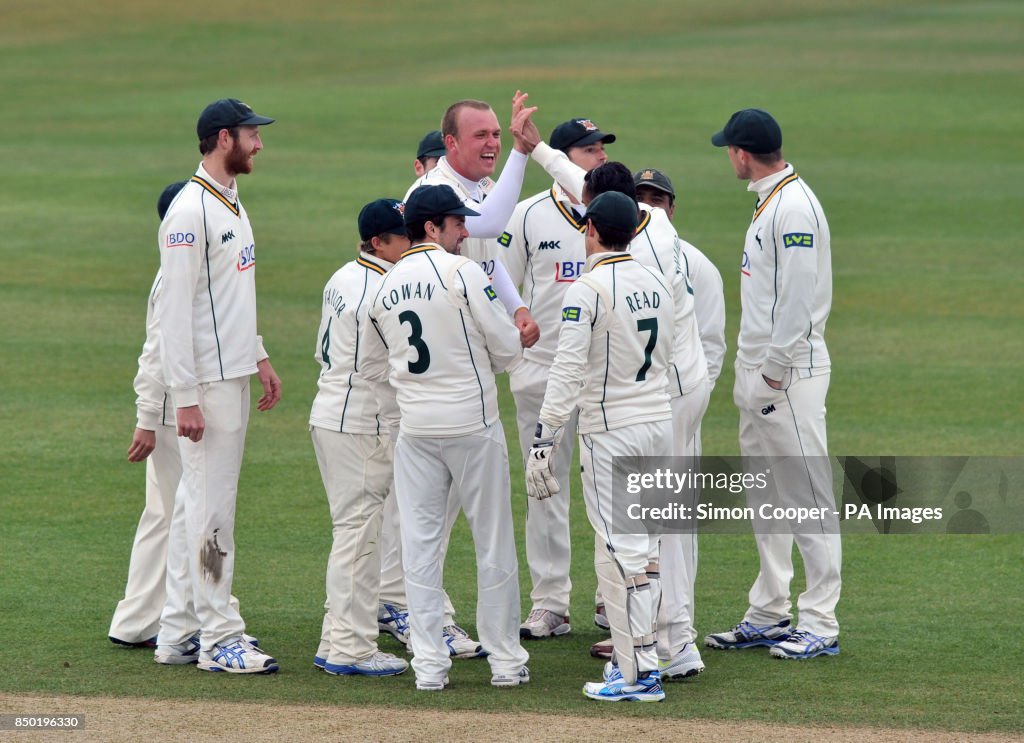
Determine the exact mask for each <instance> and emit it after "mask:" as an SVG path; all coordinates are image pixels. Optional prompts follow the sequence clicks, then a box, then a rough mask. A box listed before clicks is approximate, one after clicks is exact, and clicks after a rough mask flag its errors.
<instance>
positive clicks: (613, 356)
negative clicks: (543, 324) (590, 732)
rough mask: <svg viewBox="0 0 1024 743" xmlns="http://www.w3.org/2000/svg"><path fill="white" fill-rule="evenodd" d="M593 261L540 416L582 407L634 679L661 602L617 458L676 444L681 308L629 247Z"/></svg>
mask: <svg viewBox="0 0 1024 743" xmlns="http://www.w3.org/2000/svg"><path fill="white" fill-rule="evenodd" d="M587 268H588V271H589V272H588V273H587V274H585V276H584V277H583V278H581V279H580V280H578V281H577V282H576V283H574V284H573V285H572V286H571V287H569V289H568V291H566V294H565V306H564V307H563V309H562V318H563V319H562V328H561V330H560V332H559V336H558V352H557V355H556V357H555V362H554V364H553V365H552V367H551V375H550V378H549V380H548V384H547V390H546V391H545V394H544V404H543V406H542V408H541V413H540V421H541V422H542V423H543V424H545V425H546V426H548V427H550V428H560V427H562V426H564V425H565V424H566V422H567V421H568V420H569V417H570V414H571V412H572V409H573V407H574V406H575V405H577V404H578V406H579V436H580V452H581V454H580V460H581V465H582V466H581V469H582V470H583V496H584V501H585V502H586V506H587V516H588V517H589V519H590V523H591V525H592V526H593V527H594V531H595V533H596V535H597V536H596V540H595V559H594V567H595V570H596V571H597V576H598V585H599V588H600V589H601V594H602V596H603V597H604V600H605V610H606V613H607V615H608V621H609V623H610V624H611V628H612V639H613V642H614V644H615V654H616V657H617V659H618V662H619V667H620V670H621V671H622V674H623V677H624V678H625V679H626V681H627V683H632V682H633V681H635V678H636V675H637V674H638V673H643V672H646V671H651V670H654V669H656V668H657V662H658V658H657V652H656V647H655V641H654V635H653V632H654V620H655V617H654V612H655V606H656V601H655V598H654V595H653V592H652V590H651V586H650V585H649V584H646V583H644V584H643V586H641V587H639V588H638V585H637V584H635V583H633V582H632V581H633V580H634V579H635V578H637V577H640V576H644V575H645V573H646V569H647V565H648V561H649V555H650V553H651V549H652V545H656V543H657V540H656V539H655V538H653V537H651V536H649V535H648V534H646V533H641V534H622V533H617V531H616V530H615V529H613V528H612V526H611V524H612V518H613V517H612V513H613V510H614V509H613V507H612V498H613V495H612V460H613V457H616V456H629V455H634V456H642V455H648V456H667V455H669V454H671V453H672V424H671V420H672V408H671V405H670V403H669V394H668V384H667V377H668V373H669V367H670V364H671V361H672V358H673V355H674V348H675V342H676V339H675V332H676V327H677V313H676V308H675V303H674V301H673V298H672V295H673V288H672V287H671V285H670V283H669V282H668V281H666V278H665V277H664V276H663V275H661V274H659V273H657V272H656V271H652V270H650V269H649V268H647V267H645V266H643V265H641V264H640V262H639V261H637V260H635V259H634V258H633V256H632V255H630V254H627V253H614V252H613V253H598V254H595V255H591V256H590V257H589V258H588V259H587ZM567 495H568V494H564V495H560V496H558V497H566V496H567ZM627 583H628V584H629V585H630V586H631V588H630V589H627V587H626V586H627Z"/></svg>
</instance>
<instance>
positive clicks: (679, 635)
mask: <svg viewBox="0 0 1024 743" xmlns="http://www.w3.org/2000/svg"><path fill="white" fill-rule="evenodd" d="M710 397H711V383H710V382H709V381H708V379H707V377H705V378H704V380H703V381H702V382H701V383H700V384H699V385H697V387H695V388H694V389H693V390H691V391H690V392H688V393H686V394H685V395H680V396H678V397H674V398H672V440H673V446H672V454H673V455H674V456H677V457H689V458H690V459H691V460H692V461H693V466H696V465H697V462H698V458H699V457H700V454H701V449H700V423H701V420H702V419H703V418H704V413H705V412H706V411H707V409H708V400H709V399H710ZM685 499H686V505H688V506H690V507H691V508H693V509H694V510H693V511H691V513H696V506H697V502H698V501H699V500H700V493H699V492H698V490H697V489H696V488H694V489H691V490H690V491H689V492H688V493H686V495H685ZM659 567H660V570H661V607H660V609H659V611H658V653H659V654H660V655H661V657H662V658H664V659H665V660H668V659H671V658H672V657H673V656H674V655H675V654H676V653H678V652H680V651H681V650H682V649H683V646H684V645H685V644H686V643H688V642H693V641H694V640H695V639H696V638H697V630H696V628H695V627H694V626H693V616H694V600H693V586H694V581H695V580H696V578H697V533H696V531H694V532H691V533H688V534H663V535H662V536H661V558H660V561H659Z"/></svg>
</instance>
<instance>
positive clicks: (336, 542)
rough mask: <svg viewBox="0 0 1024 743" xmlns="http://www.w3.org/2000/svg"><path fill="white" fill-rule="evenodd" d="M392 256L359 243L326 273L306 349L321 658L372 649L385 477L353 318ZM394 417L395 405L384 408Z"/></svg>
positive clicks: (381, 421) (375, 406)
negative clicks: (320, 559) (313, 373)
mask: <svg viewBox="0 0 1024 743" xmlns="http://www.w3.org/2000/svg"><path fill="white" fill-rule="evenodd" d="M391 266H392V264H391V263H388V262H387V261H385V260H383V259H381V258H378V257H376V256H373V255H370V254H367V253H360V254H359V256H358V257H357V258H356V259H355V260H354V261H351V262H349V263H347V264H345V265H344V266H342V267H341V268H340V269H338V270H337V271H336V272H335V273H334V275H333V276H331V278H330V280H329V281H328V282H327V284H326V286H325V287H324V291H323V301H322V304H321V318H320V328H319V330H318V332H317V345H316V352H315V354H314V358H316V360H317V362H319V364H320V377H319V379H318V380H317V388H318V389H317V394H316V397H315V398H314V399H313V407H312V410H311V412H310V416H309V426H310V433H311V435H312V438H313V448H314V449H315V451H316V459H317V463H318V465H319V467H320V476H321V478H322V479H323V482H324V490H325V491H326V492H327V501H328V504H329V505H330V510H331V521H332V524H333V544H332V547H331V553H330V556H329V557H328V560H327V581H326V584H327V602H326V604H325V606H326V608H327V610H326V611H325V613H324V619H323V623H322V629H321V635H320V645H319V647H318V648H317V652H316V657H318V658H323V659H325V661H326V664H327V668H328V669H330V667H331V666H336V665H351V664H355V663H359V662H362V661H364V660H366V659H367V658H369V657H370V656H372V655H373V654H374V653H376V652H377V651H378V647H377V635H378V629H377V600H378V593H379V586H380V551H379V549H378V545H379V543H380V531H381V521H382V513H383V509H384V502H385V499H386V498H387V495H388V492H389V490H390V489H391V483H392V480H393V476H392V474H393V470H392V451H393V447H392V442H391V437H390V435H389V429H390V425H393V424H390V425H389V420H388V419H387V418H386V417H385V418H382V411H381V409H380V405H379V403H378V397H380V398H382V399H387V398H388V397H389V395H388V393H387V392H386V391H384V392H382V393H378V392H377V391H376V390H375V389H374V386H375V385H371V384H370V382H368V381H367V380H366V379H364V378H363V376H362V374H361V373H360V368H359V367H360V352H361V349H360V340H361V333H360V328H361V326H363V325H365V324H366V323H367V322H369V321H368V320H367V319H366V313H367V310H368V308H369V306H370V302H371V301H372V300H373V296H374V294H375V293H376V291H377V287H378V285H379V284H380V281H381V277H383V276H384V274H385V273H386V272H387V271H388V269H390V268H391ZM389 413H390V415H391V417H392V418H394V419H397V409H395V410H393V411H383V414H384V415H385V416H387V415H388V414H389Z"/></svg>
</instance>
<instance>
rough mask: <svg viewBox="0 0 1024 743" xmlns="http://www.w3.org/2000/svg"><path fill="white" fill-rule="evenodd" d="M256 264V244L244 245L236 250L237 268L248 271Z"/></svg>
mask: <svg viewBox="0 0 1024 743" xmlns="http://www.w3.org/2000/svg"><path fill="white" fill-rule="evenodd" d="M255 265H256V244H255V243H253V244H252V245H246V246H245V247H244V248H242V249H241V250H239V251H238V270H239V271H248V270H249V269H250V268H252V267H253V266H255Z"/></svg>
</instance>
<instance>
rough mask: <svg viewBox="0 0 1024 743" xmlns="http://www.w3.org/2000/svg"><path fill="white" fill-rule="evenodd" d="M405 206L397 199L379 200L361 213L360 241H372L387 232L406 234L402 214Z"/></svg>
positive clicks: (364, 208) (371, 203)
mask: <svg viewBox="0 0 1024 743" xmlns="http://www.w3.org/2000/svg"><path fill="white" fill-rule="evenodd" d="M404 209H405V205H404V204H403V203H402V202H401V201H398V200H397V199H377V200H376V201H371V202H370V203H369V204H367V205H366V206H364V207H363V208H362V210H361V211H360V212H359V239H361V240H370V239H371V238H374V237H377V236H378V235H383V234H385V233H387V232H390V233H393V234H395V235H404V234H405V220H404V219H403V218H402V212H403V211H404Z"/></svg>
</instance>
